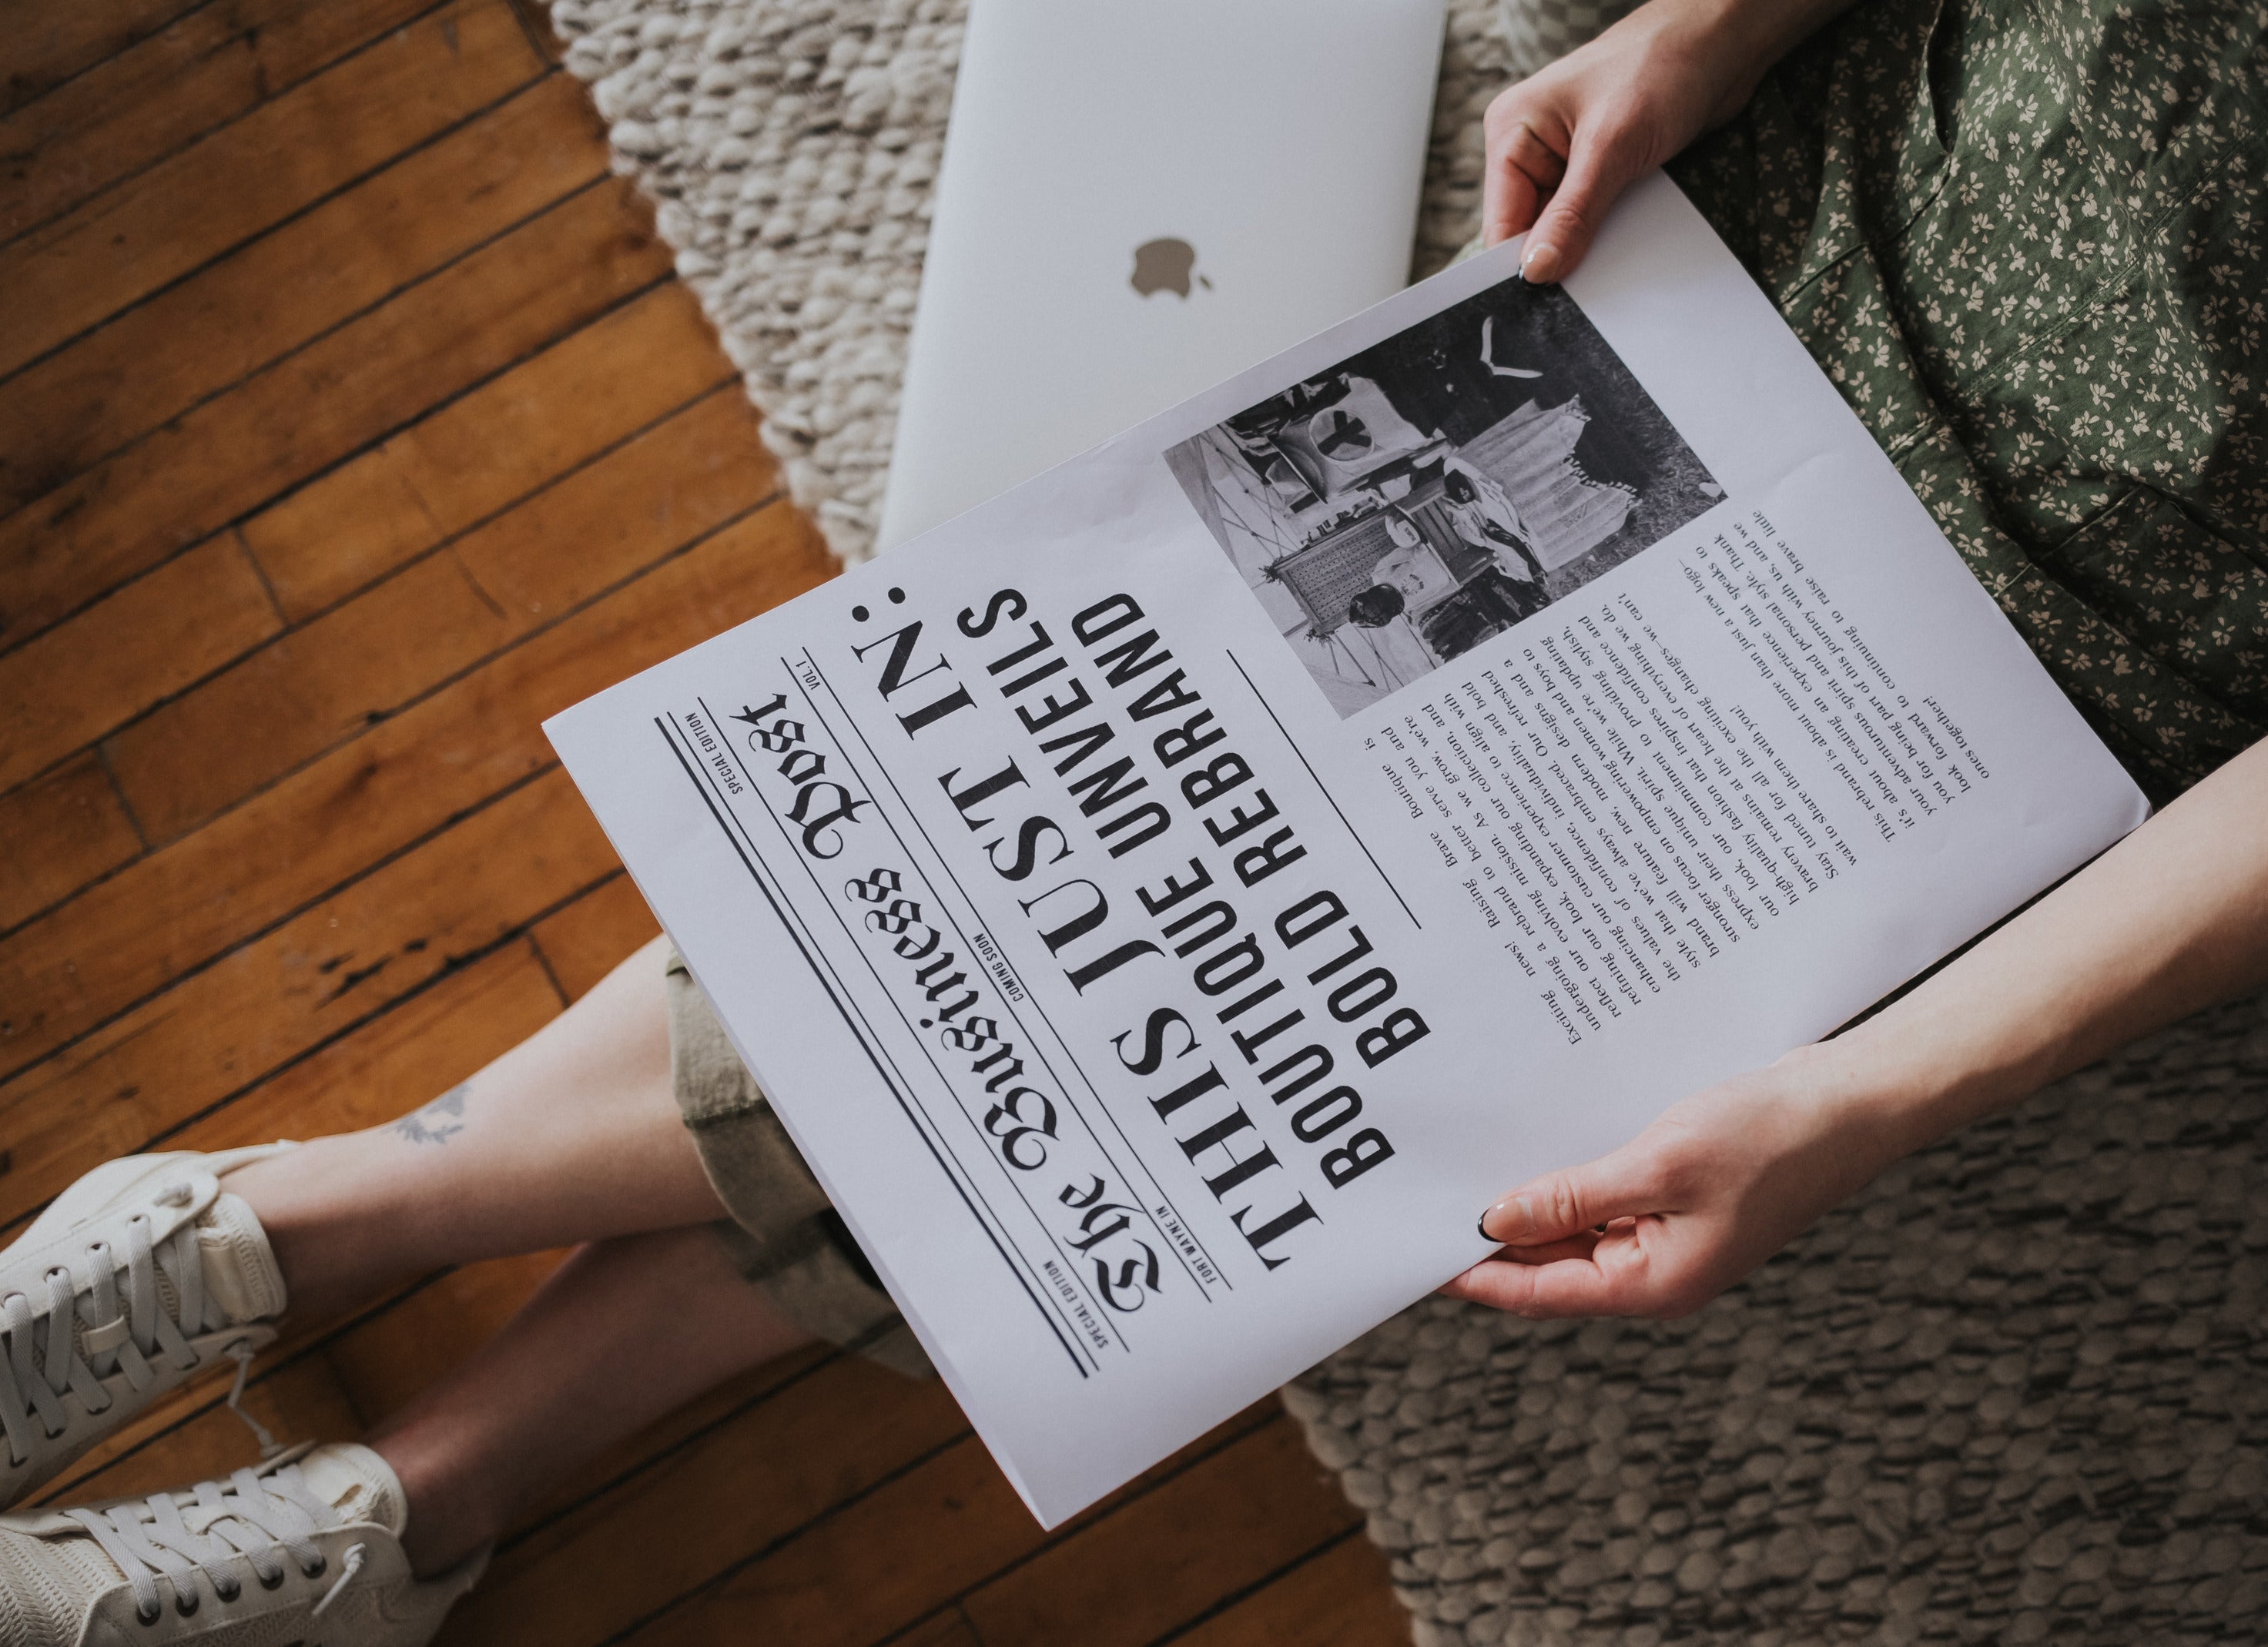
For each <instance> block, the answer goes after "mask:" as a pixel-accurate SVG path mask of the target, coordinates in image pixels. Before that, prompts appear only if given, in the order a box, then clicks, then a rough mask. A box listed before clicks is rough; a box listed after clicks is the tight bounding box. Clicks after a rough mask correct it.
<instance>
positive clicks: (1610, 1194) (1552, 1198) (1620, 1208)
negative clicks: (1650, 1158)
mask: <svg viewBox="0 0 2268 1647" xmlns="http://www.w3.org/2000/svg"><path fill="white" fill-rule="evenodd" d="M1659 1192H1660V1187H1659V1186H1658V1185H1657V1184H1656V1183H1655V1182H1654V1181H1653V1174H1652V1173H1642V1172H1640V1171H1639V1170H1638V1163H1637V1162H1636V1161H1635V1160H1634V1159H1633V1158H1632V1155H1631V1151H1630V1150H1628V1149H1627V1148H1625V1149H1622V1150H1617V1151H1615V1152H1614V1153H1613V1154H1612V1155H1609V1156H1602V1158H1599V1159H1598V1160H1595V1161H1593V1162H1591V1163H1589V1164H1588V1165H1584V1166H1572V1167H1568V1168H1566V1169H1565V1170H1563V1171H1561V1172H1557V1173H1545V1174H1544V1175H1543V1177H1541V1178H1539V1179H1535V1180H1532V1181H1531V1182H1529V1183H1527V1184H1524V1185H1522V1186H1521V1187H1520V1188H1518V1189H1515V1190H1513V1192H1512V1193H1511V1194H1510V1195H1505V1196H1503V1197H1501V1198H1499V1200H1498V1202H1496V1204H1495V1205H1494V1206H1492V1207H1491V1208H1490V1209H1489V1210H1487V1211H1486V1212H1484V1213H1483V1214H1482V1215H1481V1233H1482V1234H1483V1235H1484V1236H1486V1237H1487V1238H1488V1239H1490V1240H1491V1241H1496V1242H1499V1243H1500V1244H1502V1245H1504V1246H1545V1245H1548V1244H1549V1243H1550V1242H1553V1241H1564V1240H1566V1239H1569V1238H1570V1237H1572V1236H1577V1235H1580V1234H1583V1233H1584V1232H1587V1231H1589V1230H1594V1229H1596V1228H1597V1227H1598V1226H1599V1225H1600V1224H1609V1223H1611V1222H1613V1221H1614V1220H1615V1219H1616V1218H1628V1217H1637V1216H1638V1215H1639V1214H1641V1213H1646V1212H1659V1211H1661V1207H1660V1206H1659V1205H1658V1204H1657V1203H1658V1202H1659V1201H1660V1199H1661V1196H1660V1193H1659Z"/></svg>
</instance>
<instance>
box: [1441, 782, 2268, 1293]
mask: <svg viewBox="0 0 2268 1647" xmlns="http://www.w3.org/2000/svg"><path fill="white" fill-rule="evenodd" d="M2263 818H2268V742H2263V743H2259V744H2256V745H2254V746H2252V747H2251V748H2250V749H2248V750H2246V751H2245V752H2244V753H2243V754H2241V755H2238V756H2237V757H2236V758H2235V760H2233V761H2229V762H2228V764H2227V765H2226V766H2223V767H2222V768H2220V770H2219V771H2218V772H2215V773H2214V774H2213V776H2211V777H2209V778H2207V779H2205V782H2203V783H2199V784H2198V786H2197V787H2196V788H2195V789H2192V790H2190V791H2189V792H2188V793H2187V794H2185V795H2183V797H2182V798H2180V799H2178V800H2176V801H2175V802H2174V803H2173V804H2172V805H2169V806H2168V807H2167V808H2166V809H2165V811H2163V812H2160V813H2159V814H2158V815H2157V816H2156V817H2154V818H2153V819H2151V820H2150V821H2149V822H2147V823H2146V824H2144V825H2143V826H2142V827H2140V828H2139V829H2137V830H2136V831H2135V832H2134V833H2133V834H2132V835H2128V836H2127V837H2126V838H2125V839H2124V841H2121V842H2119V843H2118V844H2117V846H2115V847H2113V848H2111V849H2110V850H2109V851H2108V852H2105V853H2104V854H2103V855H2102V857H2099V858H2097V859H2095V862H2094V863H2092V864H2088V866H2087V867H2086V868H2085V869H2083V870H2081V871H2080V872H2079V873H2078V874H2076V875H2074V876H2073V877H2072V878H2071V879H2069V880H2067V881H2066V882H2064V884H2063V885H2062V886H2058V887H2057V888H2056V889H2055V891H2053V892H2052V893H2049V894H2048V895H2047V896H2046V897H2044V898H2043V899H2041V900H2040V901H2039V902H2037V903H2036V904H2034V905H2033V906H2032V907H2031V908H2029V909H2027V910H2025V911H2024V912H2023V913H2022V914H2021V915H2019V916H2017V917H2016V918H2015V919H2014V920H2013V921H2010V922H2009V923H2007V925H2005V926H2003V927H2001V928H2000V929H1999V930H1997V931H1995V932H1994V933H1992V935H1991V936H1990V937H1986V938H1985V939H1984V940H1983V941H1981V942H1980V943H1978V944H1977V945H1976V946H1975V947H1974V948H1972V949H1970V951H1968V952H1966V953H1965V954H1963V955H1962V956H1961V957H1960V958H1959V959H1958V960H1955V961H1953V962H1952V963H1951V964H1950V965H1948V966H1947V967H1944V968H1943V969H1942V970H1941V971H1940V972H1938V973H1937V974H1935V975H1933V976H1932V977H1931V978H1929V979H1927V980H1926V981H1925V982H1922V983H1920V984H1918V985H1917V986H1916V987H1915V988H1914V989H1912V990H1911V992H1909V993H1908V994H1906V995H1904V996H1901V997H1900V998H1899V999H1897V1000H1896V1001H1895V1002H1893V1003H1891V1004H1889V1006H1887V1007H1884V1008H1883V1009H1882V1010H1881V1011H1880V1012H1877V1013H1876V1014H1875V1015H1874V1017H1872V1018H1868V1019H1867V1020H1866V1021H1865V1022H1864V1023H1862V1024H1859V1025H1858V1026H1855V1027H1853V1028H1852V1029H1849V1030H1846V1031H1845V1032H1844V1033H1842V1034H1840V1035H1837V1036H1836V1037H1835V1038H1834V1039H1833V1040H1827V1041H1822V1042H1820V1043H1819V1044H1818V1045H1816V1046H1813V1047H1801V1048H1797V1049H1796V1050H1795V1051H1793V1052H1792V1053H1790V1054H1788V1055H1787V1056H1786V1057H1784V1058H1782V1059H1781V1060H1780V1061H1779V1062H1777V1063H1775V1064H1773V1065H1772V1066H1771V1068H1769V1069H1766V1070H1757V1071H1756V1072H1755V1073H1754V1074H1750V1075H1742V1076H1735V1077H1734V1078H1733V1079H1731V1080H1729V1081H1723V1082H1719V1084H1718V1085H1715V1086H1712V1087H1711V1088H1709V1089H1708V1090H1707V1091H1706V1092H1700V1093H1697V1094H1696V1095H1695V1096H1693V1097H1691V1098H1689V1099H1684V1100H1683V1101H1682V1102H1680V1103H1678V1104H1675V1105H1673V1106H1672V1107H1670V1108H1668V1110H1665V1111H1664V1112H1663V1113H1662V1115H1661V1119H1660V1120H1658V1121H1655V1122H1654V1123H1653V1125H1652V1126H1650V1127H1648V1128H1647V1129H1646V1130H1645V1131H1644V1132H1642V1133H1640V1134H1639V1135H1638V1136H1637V1137H1636V1138H1634V1139H1632V1140H1631V1142H1630V1143H1627V1144H1625V1145H1624V1146H1623V1147H1622V1148H1621V1149H1619V1150H1616V1151H1615V1152H1614V1153H1613V1154H1611V1155H1608V1156H1604V1157H1602V1158H1600V1159H1598V1160H1596V1161H1593V1162H1591V1163H1590V1164H1589V1165H1585V1166H1578V1167H1573V1168H1571V1169H1569V1170H1568V1171H1565V1172H1562V1173H1548V1174H1546V1175H1545V1176H1544V1177H1543V1178H1540V1179H1538V1180H1535V1182H1534V1183H1531V1184H1527V1185H1524V1186H1522V1187H1521V1188H1518V1189H1515V1190H1513V1192H1512V1193H1511V1194H1510V1195H1506V1196H1505V1197H1504V1198H1503V1199H1502V1200H1500V1201H1499V1202H1497V1203H1496V1204H1495V1205H1494V1206H1492V1207H1491V1208H1490V1209H1489V1210H1488V1212H1487V1213H1486V1214H1485V1215H1484V1217H1483V1219H1482V1226H1481V1227H1482V1230H1483V1232H1484V1233H1485V1234H1487V1235H1488V1236H1489V1237H1490V1239H1492V1240H1498V1241H1502V1242H1504V1243H1505V1250H1504V1251H1503V1252H1501V1253H1499V1254H1498V1255H1497V1256H1496V1257H1494V1258H1491V1259H1486V1260H1484V1261H1482V1262H1480V1263H1478V1264H1476V1265H1474V1266H1473V1268H1470V1269H1469V1270H1467V1271H1466V1272H1465V1273H1464V1274H1463V1275H1462V1276H1458V1277H1457V1278H1456V1279H1455V1280H1454V1281H1453V1282H1451V1283H1449V1284H1448V1285H1447V1287H1444V1288H1443V1289H1442V1290H1443V1291H1444V1292H1446V1293H1447V1294H1449V1296H1451V1297H1452V1298H1467V1299H1470V1300H1471V1301H1472V1302H1474V1303H1476V1304H1487V1305H1494V1306H1495V1307H1497V1308H1498V1309H1500V1310H1510V1311H1513V1312H1514V1313H1516V1314H1520V1315H1529V1316H1554V1315H1655V1316H1661V1315H1682V1314H1684V1313H1686V1312H1689V1311H1692V1310H1697V1309H1698V1308H1700V1307H1701V1305H1705V1304H1706V1303H1707V1302H1708V1301H1709V1300H1710V1299H1712V1298H1715V1297H1716V1296H1717V1295H1718V1294H1719V1292H1722V1291H1723V1290H1725V1289H1726V1288H1727V1287H1728V1286H1730V1285H1732V1284H1733V1283H1734V1282H1736V1281H1738V1280H1739V1279H1740V1278H1741V1277H1742V1276H1745V1275H1747V1274H1748V1273H1749V1270H1751V1269H1753V1268H1756V1266H1757V1265H1758V1264H1760V1263H1762V1262H1763V1261H1764V1260H1765V1259H1767V1258H1769V1257H1770V1256H1771V1254H1773V1253H1775V1252H1777V1251H1778V1250H1779V1248H1780V1247H1782V1246H1785V1245H1786V1243H1787V1242H1788V1241H1789V1240H1790V1239H1793V1237H1794V1236H1795V1235H1796V1234H1797V1233H1798V1232H1800V1231H1801V1230H1803V1229H1805V1228H1806V1227H1808V1225H1809V1224H1811V1223H1812V1222H1813V1221H1814V1220H1815V1219H1816V1218H1817V1217H1819V1216H1820V1214H1822V1213H1823V1212H1825V1211H1826V1210H1828V1209H1829V1208H1830V1207H1831V1206H1833V1205H1835V1204H1836V1203H1837V1202H1839V1201H1842V1200H1844V1199H1845V1198H1846V1197H1847V1196H1850V1195H1854V1194H1856V1193H1857V1192H1858V1190H1859V1188H1860V1187H1862V1186H1864V1185H1865V1184H1866V1183H1867V1180H1870V1179H1872V1178H1873V1177H1874V1175H1875V1174H1876V1173H1879V1172H1881V1170H1882V1168H1883V1167H1885V1166H1887V1165H1889V1163H1891V1162H1892V1161H1895V1160H1896V1159H1897V1158H1899V1157H1901V1156H1904V1155H1906V1154H1909V1153H1911V1151H1915V1150H1918V1149H1920V1148H1921V1147H1922V1146H1923V1145H1925V1144H1926V1143H1932V1142H1933V1141H1934V1140H1936V1139H1939V1138H1942V1137H1944V1136H1947V1135H1948V1134H1950V1133H1952V1132H1955V1131H1956V1130H1958V1129H1960V1128H1962V1127H1964V1126H1966V1125H1968V1124H1969V1123H1970V1121H1975V1120H1976V1119H1977V1118H1978V1117H1979V1116H1982V1115H1987V1114H1992V1112H1994V1111H1995V1110H2000V1109H2006V1108H2007V1107H2009V1106H2010V1105H2012V1104H2014V1103H2016V1102H2018V1101H2019V1100H2020V1099H2023V1098H2025V1097H2027V1096H2028V1095H2029V1094H2030V1093H2032V1092H2036V1091H2038V1090H2039V1088H2040V1087H2042V1086H2043V1085H2046V1084H2047V1083H2048V1082H2050V1081H2052V1080H2054V1079H2055V1078H2056V1077H2058V1076H2061V1075H2065V1074H2067V1073H2069V1072H2070V1071H2071V1070H2076V1069H2078V1068H2079V1067H2080V1065H2082V1064H2085V1063H2088V1062H2093V1061H2094V1060H2095V1059H2096V1058H2099V1057H2102V1055H2104V1054H2106V1053H2109V1052H2110V1051H2113V1050H2114V1049H2116V1048H2119V1047H2122V1046H2124V1045H2125V1044H2126V1043H2127V1042H2128V1041H2130V1040H2133V1039H2135V1037H2137V1036H2139V1035H2143V1034H2147V1033H2149V1032H2150V1031H2151V1030H2154V1029H2156V1028H2158V1027H2159V1026H2161V1025H2165V1024H2170V1023H2172V1022H2173V1021H2174V1020H2175V1019H2176V1018H2183V1017H2185V1016H2187V1015H2188V1014H2190V1013H2191V1012H2194V1011H2198V1009H2199V1008H2200V1007H2205V1006H2209V1005H2211V1004H2213V1003H2215V1002H2218V1001H2226V1000H2228V999H2229V998H2231V997H2232V996H2235V995H2237V994H2239V993H2240V992H2242V991H2244V990H2247V989H2259V988H2260V987H2261V986H2262V985H2263V984H2268V828H2263V827H2261V822H2260V820H2262V819H2263ZM1601 1225H1604V1226H1605V1227H1604V1228H1603V1229H1601V1228H1600V1226H1601Z"/></svg>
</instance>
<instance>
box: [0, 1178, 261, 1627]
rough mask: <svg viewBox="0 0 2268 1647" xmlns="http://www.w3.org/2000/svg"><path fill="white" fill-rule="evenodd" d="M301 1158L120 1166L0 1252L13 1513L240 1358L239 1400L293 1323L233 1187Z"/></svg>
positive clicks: (3, 1499)
mask: <svg viewBox="0 0 2268 1647" xmlns="http://www.w3.org/2000/svg"><path fill="white" fill-rule="evenodd" d="M293 1147H294V1146H293V1145H291V1144H289V1143H271V1144H262V1145H261V1146H259V1147H257V1148H254V1149H248V1150H229V1151H223V1152H221V1153H219V1154H216V1155H198V1154H194V1153H190V1152H187V1151H182V1152H176V1153H173V1154H169V1155H129V1156H125V1157H122V1158H120V1159H118V1160H115V1161H109V1162H106V1163H105V1164H103V1165H100V1166H98V1167H96V1168H95V1169H94V1171H92V1173H88V1174H87V1175H86V1176H85V1177H84V1178H82V1179H80V1180H78V1182H77V1183H76V1184H73V1185H72V1186H71V1187H70V1188H69V1189H66V1190H65V1191H63V1194H62V1195H58V1196H56V1197H55V1202H54V1203H53V1204H52V1205H51V1206H49V1207H48V1210H46V1211H45V1212H43V1213H41V1214H40V1217H39V1218H38V1219H37V1220H36V1221H35V1222H34V1223H33V1224H32V1226H31V1228H29V1229H27V1230H26V1231H25V1232H24V1233H23V1235H22V1236H21V1237H20V1238H19V1239H18V1240H17V1241H16V1242H15V1244H14V1245H13V1246H10V1247H9V1248H8V1250H7V1251H6V1252H4V1253H0V1509H5V1508H6V1507H7V1506H8V1505H10V1504H16V1503H18V1501H20V1500H21V1499H22V1498H23V1497H24V1496H25V1495H26V1494H27V1493H29V1492H30V1491H31V1490H32V1489H33V1488H35V1487H37V1486H39V1485H40V1482H45V1481H47V1480H48V1479H49V1478H50V1477H52V1476H53V1475H55V1473H56V1472H57V1471H59V1470H61V1469H63V1467H64V1466H66V1465H68V1464H69V1463H70V1461H71V1460H73V1459H76V1458H77V1457H78V1456H79V1455H80V1454H82V1453H84V1452H86V1451H87V1450H88V1449H89V1448H91V1447H92V1446H93V1445H95V1444H96V1443H97V1442H99V1441H100V1440H101V1439H102V1438H103V1437H106V1436H107V1435H110V1434H111V1433H112V1432H114V1430H117V1429H118V1428H119V1427H120V1426H121V1425H122V1424H124V1423H126V1422H127V1421H128V1420H129V1419H130V1418H132V1417H133V1416H134V1415H136V1414H137V1413H139V1412H141V1411H142V1410H143V1409H144V1408H146V1407H148V1406H149V1405H150V1404H151V1402H152V1401H156V1400H157V1399H158V1397H159V1396H161V1395H164V1394H166V1393H167V1392H169V1391H172V1390H174V1389H178V1388H180V1386H182V1385H184V1384H187V1383H189V1382H190V1381H191V1380H193V1379H198V1378H201V1377H203V1375H204V1374H206V1373H208V1372H210V1371H214V1370H215V1369H216V1368H218V1367H220V1366H222V1365H224V1364H226V1363H227V1362H228V1361H230V1360H234V1361H235V1363H236V1364H237V1373H238V1379H239V1384H238V1388H237V1391H236V1392H235V1393H232V1394H231V1396H230V1397H229V1401H230V1405H231V1406H234V1405H235V1404H236V1400H237V1396H238V1395H240V1394H241V1393H242V1378H243V1372H244V1368H245V1367H246V1365H247V1364H248V1363H249V1362H250V1360H251V1358H252V1356H253V1354H254V1351H256V1350H258V1349H261V1348H263V1347H264V1346H266V1345H267V1344H269V1342H272V1341H273V1340H274V1339H275V1336H276V1334H275V1331H274V1329H273V1328H271V1327H267V1326H264V1325H262V1323H263V1322H266V1321H268V1320H272V1319H273V1318H274V1317H276V1316H277V1315H280V1314H281V1313H282V1312H283V1310H284V1275H283V1272H282V1271H281V1270H280V1269H278V1268H276V1254H275V1252H274V1250H273V1249H272V1248H270V1247H269V1245H268V1237H267V1234H266V1232H263V1231H262V1230H261V1227H260V1220H259V1219H258V1218H256V1217H254V1216H253V1213H252V1209H251V1208H250V1207H248V1206H247V1205H246V1204H245V1203H244V1202H243V1200H242V1199H241V1198H240V1197H239V1196H236V1195H229V1194H228V1193H226V1192H225V1191H224V1190H223V1189H222V1188H221V1187H220V1182H219V1180H220V1177H221V1175H222V1174H223V1173H228V1172H230V1171H232V1170H233V1169H234V1168H237V1167H239V1166H244V1165H248V1164H250V1163H251V1162H254V1161H257V1160H261V1159H264V1158H267V1157H269V1156H271V1155H274V1154H276V1152H277V1151H282V1150H288V1149H291V1148H293ZM239 1415H241V1411H240V1409H239ZM246 1422H247V1423H250V1422H251V1421H250V1420H249V1419H248V1418H247V1421H246ZM253 1428H254V1430H255V1432H257V1433H259V1434H260V1435H261V1438H262V1440H263V1441H265V1440H266V1439H267V1437H266V1432H264V1431H261V1430H259V1426H258V1425H256V1424H254V1426H253ZM0 1639H4V1640H6V1641H7V1642H9V1643H11V1647H12V1643H13V1642H14V1639H15V1638H14V1637H12V1636H5V1637H0Z"/></svg>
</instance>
